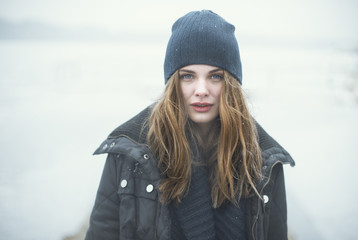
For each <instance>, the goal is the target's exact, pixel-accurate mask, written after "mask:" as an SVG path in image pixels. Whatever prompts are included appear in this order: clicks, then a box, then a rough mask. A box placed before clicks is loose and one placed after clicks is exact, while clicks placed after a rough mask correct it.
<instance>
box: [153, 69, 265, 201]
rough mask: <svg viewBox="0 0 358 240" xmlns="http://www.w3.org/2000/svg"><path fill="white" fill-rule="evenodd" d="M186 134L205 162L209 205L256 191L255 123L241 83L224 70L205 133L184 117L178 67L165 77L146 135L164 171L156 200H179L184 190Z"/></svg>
mask: <svg viewBox="0 0 358 240" xmlns="http://www.w3.org/2000/svg"><path fill="white" fill-rule="evenodd" d="M188 133H189V134H188ZM190 136H193V137H194V139H196V140H197V141H196V142H197V143H198V145H199V147H200V148H201V150H202V152H203V155H204V157H205V158H206V164H207V165H208V166H209V167H210V168H209V169H210V176H211V177H210V181H211V186H212V187H211V188H212V189H211V198H212V202H213V207H219V206H220V205H221V204H222V203H223V202H225V201H226V200H229V201H231V202H232V203H234V204H237V202H238V200H239V199H240V198H241V197H242V196H244V197H249V196H250V195H251V194H253V193H256V194H257V195H258V196H260V195H259V193H258V191H257V189H256V187H255V183H256V182H257V181H258V180H259V179H260V178H261V165H262V163H261V151H260V148H259V145H258V140H257V139H258V138H257V131H256V125H255V122H254V120H253V119H252V117H251V115H250V113H249V110H248V108H247V105H246V102H245V98H244V96H243V92H242V89H241V85H240V84H239V83H238V81H237V80H236V79H235V78H234V77H233V76H232V75H231V74H229V73H228V72H227V71H224V86H223V88H222V91H221V95H220V105H219V116H218V118H217V121H215V125H214V126H213V128H211V131H209V133H208V136H205V137H203V136H201V135H200V134H199V131H198V128H197V127H196V124H195V123H193V122H192V121H190V119H188V115H187V112H186V110H185V106H184V100H183V96H182V93H181V90H180V84H179V73H178V71H176V72H175V73H174V74H173V75H172V76H171V78H170V79H169V80H168V82H167V84H166V88H165V91H164V93H163V95H162V97H161V98H160V99H159V101H158V102H157V104H156V105H155V106H154V108H153V110H152V113H151V116H150V119H149V132H148V137H147V138H148V145H149V147H150V149H151V150H152V152H153V154H154V155H155V156H156V158H157V159H158V166H159V168H160V170H161V172H162V173H163V174H164V175H165V178H164V179H163V180H162V182H161V185H160V191H161V201H162V202H167V201H174V202H181V200H182V199H183V197H184V196H185V195H186V193H187V191H188V189H189V185H190V181H191V171H192V163H193V160H192V156H193V154H192V152H193V151H194V150H193V149H191V145H190V138H191V137H190Z"/></svg>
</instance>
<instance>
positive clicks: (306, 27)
mask: <svg viewBox="0 0 358 240" xmlns="http://www.w3.org/2000/svg"><path fill="white" fill-rule="evenodd" d="M200 9H211V10H213V11H214V12H217V13H218V14H220V15H221V16H223V17H224V18H225V19H226V20H228V21H229V22H231V23H233V24H234V25H235V26H236V28H237V32H238V34H239V35H240V34H242V35H250V36H254V37H256V36H265V37H274V38H283V39H284V38H290V39H303V40H310V41H311V40H314V41H326V42H328V43H333V44H338V45H340V46H345V45H349V46H350V47H353V48H358V47H357V45H358V30H357V29H358V27H357V26H356V25H357V23H358V14H357V12H358V1H357V0H299V1H298V0H296V1H294V0H287V1H285V0H269V1H268V0H260V1H255V0H235V1H225V0H217V1H210V0H199V1H194V0H180V1H175V2H174V1H168V0H160V1H155V0H150V1H149V0H143V1H135V0H133V1H132V0H87V1H84V0H61V1H53V0H31V1H30V0H0V18H3V19H6V20H11V21H26V20H37V21H42V22H46V23H49V24H57V25H60V26H66V27H73V28H76V27H83V26H87V27H98V28H103V29H106V30H108V31H111V32H112V33H118V32H137V33H138V32H140V33H146V32H151V33H165V34H168V36H169V34H170V27H171V25H172V24H173V22H174V21H175V20H176V19H177V18H178V17H180V16H182V15H183V14H185V13H187V12H188V11H191V10H200Z"/></svg>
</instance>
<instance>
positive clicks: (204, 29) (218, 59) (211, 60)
mask: <svg viewBox="0 0 358 240" xmlns="http://www.w3.org/2000/svg"><path fill="white" fill-rule="evenodd" d="M234 32H235V27H234V26H233V25H232V24H230V23H228V22H227V21H225V20H224V19H223V18H222V17H220V16H219V15H217V14H216V13H214V12H212V11H210V10H202V11H194V12H190V13H188V14H186V15H184V16H183V17H181V18H179V19H178V20H177V21H176V22H175V23H174V24H173V27H172V35H171V37H170V39H169V42H168V46H167V51H166V54H165V61H164V77H165V83H167V81H168V79H169V78H170V77H171V75H172V74H173V73H174V72H175V71H176V70H177V69H179V68H182V67H184V66H187V65H191V64H206V65H212V66H216V67H220V68H223V69H225V70H227V71H228V72H229V73H231V74H232V75H233V76H234V77H235V78H236V79H237V80H238V81H239V82H240V84H242V70H241V60H240V52H239V45H238V43H237V41H236V38H235V34H234Z"/></svg>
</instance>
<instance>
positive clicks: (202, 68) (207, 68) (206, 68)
mask: <svg viewBox="0 0 358 240" xmlns="http://www.w3.org/2000/svg"><path fill="white" fill-rule="evenodd" d="M179 70H187V71H193V72H211V71H213V70H222V69H221V68H219V67H216V66H211V65H205V64H193V65H188V66H185V67H182V68H180V69H179Z"/></svg>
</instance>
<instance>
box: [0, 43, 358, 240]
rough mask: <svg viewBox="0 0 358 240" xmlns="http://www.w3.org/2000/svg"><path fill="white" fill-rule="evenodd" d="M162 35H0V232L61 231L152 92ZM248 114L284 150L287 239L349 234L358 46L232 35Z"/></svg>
mask: <svg viewBox="0 0 358 240" xmlns="http://www.w3.org/2000/svg"><path fill="white" fill-rule="evenodd" d="M165 44H166V43H165V42H162V43H157V44H151V45H145V44H139V43H137V44H125V45H124V44H119V43H93V42H92V43H84V42H78V43H65V42H31V41H29V42H25V41H0V132H1V134H0V149H1V152H2V157H1V158H0V222H1V224H0V239H6V240H32V239H33V240H49V239H50V240H52V239H53V240H60V239H62V238H63V237H64V236H66V235H68V234H72V233H75V232H76V231H77V230H78V229H79V228H80V227H81V226H82V225H83V224H84V223H85V222H86V221H87V218H88V215H89V213H90V211H91V208H92V205H93V202H94V197H95V193H96V190H97V186H98V182H99V178H100V175H101V172H102V168H103V164H104V159H105V156H92V155H91V154H92V153H93V152H94V150H95V149H96V147H97V145H99V144H100V143H101V141H102V140H104V139H105V137H106V136H107V135H108V134H109V133H110V131H111V130H112V129H114V128H115V127H116V126H118V125H119V124H121V123H123V122H124V121H126V120H127V119H128V118H129V117H131V116H133V115H134V114H136V113H137V112H138V111H140V110H141V109H143V108H144V107H146V106H147V105H149V104H150V103H152V102H153V101H155V100H156V99H157V98H158V97H159V95H160V93H161V92H162V90H163V86H164V80H163V70H162V65H163V58H164V51H165ZM240 50H241V55H242V61H243V72H244V79H243V86H244V89H245V92H246V94H247V97H248V101H249V103H250V107H251V109H252V114H253V116H254V117H255V118H256V119H257V120H258V121H259V122H260V123H261V125H262V126H263V127H264V128H265V129H266V130H267V131H268V132H269V133H270V134H271V135H272V136H273V137H274V138H275V139H276V140H278V142H280V143H281V145H283V146H284V147H285V148H286V149H287V150H288V151H289V152H290V153H291V155H292V156H293V158H294V159H295V161H296V167H294V168H291V167H289V166H286V167H285V177H286V188H287V195H288V206H289V229H290V232H291V235H293V236H294V239H295V240H297V239H298V240H309V239H315V240H317V239H318V240H319V239H327V240H336V239H343V240H349V239H356V238H357V237H358V217H357V216H358V207H357V204H356V199H357V198H358V188H357V187H356V186H355V184H356V183H357V178H356V174H355V173H354V172H355V170H356V169H357V168H358V161H357V160H358V154H357V152H356V151H355V150H356V147H357V143H358V127H357V122H358V52H353V51H348V50H339V49H333V48H332V49H330V48H303V47H301V48H299V47H295V48H293V47H278V46H255V45H250V44H247V43H241V44H240Z"/></svg>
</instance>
